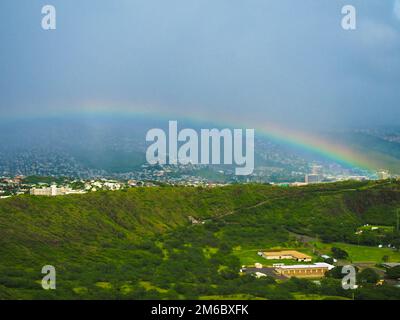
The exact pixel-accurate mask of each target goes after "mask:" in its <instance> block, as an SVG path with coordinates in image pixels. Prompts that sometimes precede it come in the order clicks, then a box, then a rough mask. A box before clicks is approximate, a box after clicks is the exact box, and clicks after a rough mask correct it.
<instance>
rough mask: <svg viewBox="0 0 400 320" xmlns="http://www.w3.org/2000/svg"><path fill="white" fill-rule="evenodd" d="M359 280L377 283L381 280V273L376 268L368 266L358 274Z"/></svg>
mask: <svg viewBox="0 0 400 320" xmlns="http://www.w3.org/2000/svg"><path fill="white" fill-rule="evenodd" d="M358 280H359V281H360V282H361V283H377V282H378V280H379V275H378V274H377V273H376V271H375V270H374V269H371V268H367V269H364V270H362V271H361V272H360V273H359V274H358Z"/></svg>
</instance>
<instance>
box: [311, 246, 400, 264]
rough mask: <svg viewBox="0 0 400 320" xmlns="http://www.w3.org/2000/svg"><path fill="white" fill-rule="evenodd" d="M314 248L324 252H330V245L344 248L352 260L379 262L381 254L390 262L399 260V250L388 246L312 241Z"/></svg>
mask: <svg viewBox="0 0 400 320" xmlns="http://www.w3.org/2000/svg"><path fill="white" fill-rule="evenodd" d="M313 244H314V245H315V248H316V249H317V250H318V251H320V252H322V253H325V254H328V255H329V254H331V248H332V247H338V248H341V249H343V250H345V251H346V252H347V253H348V254H349V257H350V261H352V262H373V263H381V262H382V258H383V256H388V257H389V261H391V262H400V251H395V250H392V249H390V248H379V247H368V246H358V245H353V244H347V243H341V242H336V243H330V244H327V243H322V242H313Z"/></svg>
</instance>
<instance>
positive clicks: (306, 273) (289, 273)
mask: <svg viewBox="0 0 400 320" xmlns="http://www.w3.org/2000/svg"><path fill="white" fill-rule="evenodd" d="M334 267H335V266H333V265H331V264H329V263H325V262H318V263H314V264H297V265H291V266H280V267H277V268H275V272H277V273H278V274H279V275H282V276H285V277H289V278H290V277H297V278H320V277H323V276H324V275H325V273H326V272H328V271H329V270H331V269H333V268H334Z"/></svg>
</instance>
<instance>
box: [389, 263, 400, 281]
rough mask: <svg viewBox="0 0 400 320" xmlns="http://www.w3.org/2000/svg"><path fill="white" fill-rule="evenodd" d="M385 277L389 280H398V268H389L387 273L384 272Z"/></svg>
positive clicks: (399, 269) (399, 271) (399, 268)
mask: <svg viewBox="0 0 400 320" xmlns="http://www.w3.org/2000/svg"><path fill="white" fill-rule="evenodd" d="M386 275H387V276H388V277H389V278H390V279H398V278H400V266H396V267H393V268H390V269H389V270H388V271H386Z"/></svg>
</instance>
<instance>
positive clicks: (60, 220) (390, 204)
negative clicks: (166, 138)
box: [0, 182, 400, 298]
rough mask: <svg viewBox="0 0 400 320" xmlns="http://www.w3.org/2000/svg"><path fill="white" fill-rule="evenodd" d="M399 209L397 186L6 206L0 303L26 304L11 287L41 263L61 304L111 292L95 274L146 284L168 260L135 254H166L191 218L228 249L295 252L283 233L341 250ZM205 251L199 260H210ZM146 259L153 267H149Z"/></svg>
mask: <svg viewBox="0 0 400 320" xmlns="http://www.w3.org/2000/svg"><path fill="white" fill-rule="evenodd" d="M257 204H258V205H257ZM399 205H400V192H399V184H398V183H393V184H387V183H386V184H385V183H372V182H370V183H355V182H354V183H353V182H348V183H341V184H329V185H320V186H310V187H306V188H282V189H281V188H277V187H270V186H261V185H255V186H251V185H249V186H245V185H240V186H239V185H238V186H230V187H225V188H215V189H196V188H177V187H160V188H137V189H130V190H128V191H126V192H124V191H120V192H97V193H90V194H86V195H71V196H65V197H56V198H44V197H31V196H20V197H15V198H9V199H3V200H0V257H1V260H0V274H1V275H2V276H3V277H2V278H0V297H3V298H7V297H22V298H23V297H30V295H28V296H19V295H18V292H19V291H18V290H19V289H18V288H21V287H23V288H32V289H34V288H36V287H37V286H38V284H37V280H38V279H40V278H41V276H40V269H41V266H43V265H45V264H53V265H57V272H59V273H60V275H59V277H60V279H61V280H62V277H63V276H65V282H67V280H68V286H65V288H62V287H61V288H60V291H58V290H57V294H58V295H59V297H75V296H74V294H73V293H72V292H71V290H70V287H74V290H73V291H74V293H75V294H77V293H78V292H80V294H81V295H83V296H84V295H85V293H86V290H87V289H85V288H86V287H87V286H88V284H90V283H93V284H95V283H97V285H95V286H96V287H97V288H103V290H110V289H107V288H109V285H108V284H104V283H103V282H107V281H103V280H104V279H102V278H101V277H100V278H99V276H98V274H110V275H113V274H116V273H117V272H118V276H119V277H120V278H124V272H123V271H121V270H124V269H123V268H130V270H131V271H132V272H133V273H132V274H140V275H141V274H146V275H147V277H148V279H151V277H152V272H150V271H151V270H153V268H157V266H158V265H159V264H160V263H161V261H163V260H167V262H168V256H167V255H165V254H164V255H163V254H161V256H160V254H159V253H157V254H154V255H152V253H151V252H149V251H148V250H146V249H141V248H140V247H137V246H136V247H135V245H136V244H138V243H141V242H143V241H144V240H146V239H154V237H156V238H158V239H159V241H160V245H159V246H161V247H163V241H164V240H163V239H162V238H160V236H161V235H163V234H166V233H167V232H168V233H169V232H174V230H175V229H176V228H179V227H183V228H192V226H190V224H189V221H188V216H189V215H191V216H194V217H196V218H201V219H208V218H213V219H212V221H213V222H212V223H211V224H212V225H217V226H218V228H216V229H215V232H214V235H215V236H216V237H217V238H218V239H220V240H221V241H224V242H226V243H228V244H229V245H232V246H233V247H234V246H238V245H244V246H245V247H254V248H257V247H260V246H261V247H265V246H276V245H280V246H282V244H285V243H287V245H288V246H291V247H292V246H293V244H295V243H296V241H297V240H296V239H292V238H291V236H290V234H289V232H288V231H287V230H291V231H295V232H298V233H301V234H309V235H315V234H317V235H319V236H322V235H324V234H329V235H333V237H334V238H335V239H334V240H335V241H340V240H343V239H342V238H345V237H346V236H349V235H351V234H353V233H354V230H355V228H357V227H359V226H360V225H361V224H362V223H366V222H368V223H377V224H381V225H390V224H393V222H394V220H393V214H392V212H394V211H393V210H394V209H395V208H396V207H397V206H399ZM382 208H384V210H382ZM189 235H190V234H189ZM199 237H201V235H199ZM163 251H165V250H163ZM163 251H162V252H163ZM205 251H207V250H205ZM205 251H204V250H203V252H204V253H203V254H204V256H206V255H209V253H207V252H205ZM212 251H213V250H211V252H212ZM172 253H174V251H172ZM168 254H169V255H171V252H168ZM200 254H201V253H200ZM146 257H148V260H149V261H150V260H152V263H153V264H150V265H146V261H147V258H146ZM157 259H161V260H160V261H158V260H157ZM149 263H150V262H149ZM121 268H122V269H121ZM92 269H93V270H92ZM38 270H39V273H38ZM117 270H118V271H117ZM154 270H155V269H154ZM67 275H68V276H67ZM67 278H68V279H67ZM105 278H106V277H105ZM148 279H147V280H148ZM124 280H126V281H128V282H127V283H125V284H124V285H123V286H125V287H124V288H127V287H129V286H130V284H129V279H124ZM143 283H145V284H148V282H141V284H142V286H143ZM150 283H151V282H150ZM149 285H151V284H149ZM85 286H86V287H85ZM123 286H122V287H123ZM82 288H83V289H82ZM148 288H149V287H147V289H148ZM88 297H89V298H90V297H93V296H88ZM96 297H98V296H96Z"/></svg>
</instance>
